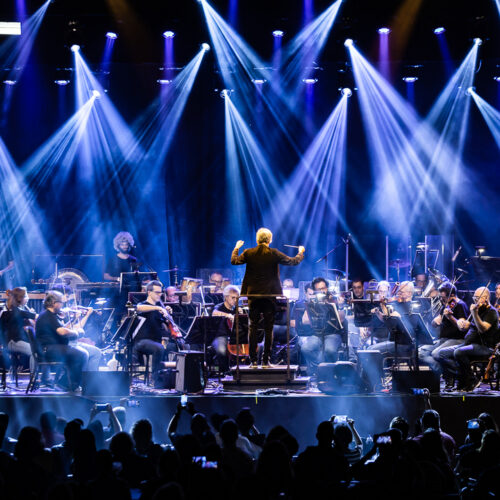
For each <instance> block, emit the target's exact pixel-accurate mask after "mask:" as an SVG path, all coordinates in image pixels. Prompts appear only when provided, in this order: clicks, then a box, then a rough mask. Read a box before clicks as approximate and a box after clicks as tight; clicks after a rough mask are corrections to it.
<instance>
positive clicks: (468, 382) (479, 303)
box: [439, 287, 499, 391]
mask: <svg viewBox="0 0 500 500" xmlns="http://www.w3.org/2000/svg"><path fill="white" fill-rule="evenodd" d="M473 301H474V302H473V304H472V305H471V306H470V311H471V321H468V320H467V319H463V318H461V319H459V320H458V321H457V324H458V327H459V328H460V329H462V330H465V331H467V333H466V335H465V338H464V341H463V343H462V344H460V345H458V346H452V347H448V348H446V349H441V351H440V353H439V362H440V363H441V366H442V368H443V377H445V379H446V378H447V377H448V378H451V377H452V376H454V375H455V376H457V379H458V382H457V390H464V391H472V390H474V389H475V388H476V386H477V383H478V381H477V380H476V378H475V377H474V375H473V373H472V370H471V367H470V362H471V361H472V360H478V359H479V360H480V359H485V360H487V359H488V358H489V357H490V356H491V354H492V353H493V350H494V348H495V346H496V344H497V343H498V341H499V330H498V312H497V310H496V309H495V308H494V307H492V306H491V304H490V291H489V290H488V288H486V287H479V288H478V289H477V290H476V291H475V292H474V297H473Z"/></svg>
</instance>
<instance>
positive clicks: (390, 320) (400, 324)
mask: <svg viewBox="0 0 500 500" xmlns="http://www.w3.org/2000/svg"><path fill="white" fill-rule="evenodd" d="M383 323H384V325H385V327H386V328H387V330H388V331H389V336H388V337H387V338H388V340H389V341H391V340H392V341H393V342H394V364H395V366H398V344H401V345H413V344H414V342H413V338H412V336H411V335H410V332H409V331H408V328H407V326H406V324H405V322H404V321H403V320H402V318H401V317H399V316H388V317H384V320H383ZM402 340H404V341H405V342H402Z"/></svg>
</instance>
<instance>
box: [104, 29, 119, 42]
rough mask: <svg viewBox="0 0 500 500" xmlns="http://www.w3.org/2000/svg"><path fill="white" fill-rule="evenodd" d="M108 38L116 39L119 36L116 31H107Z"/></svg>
mask: <svg viewBox="0 0 500 500" xmlns="http://www.w3.org/2000/svg"><path fill="white" fill-rule="evenodd" d="M106 38H109V39H110V40H116V39H117V38H118V35H117V34H116V33H113V32H112V31H108V32H107V33H106Z"/></svg>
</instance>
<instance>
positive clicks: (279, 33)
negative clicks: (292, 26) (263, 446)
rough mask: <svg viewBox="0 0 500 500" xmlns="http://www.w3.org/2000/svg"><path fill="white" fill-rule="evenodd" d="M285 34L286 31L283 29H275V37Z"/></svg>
mask: <svg viewBox="0 0 500 500" xmlns="http://www.w3.org/2000/svg"><path fill="white" fill-rule="evenodd" d="M284 34H285V32H284V31H281V30H274V31H273V36H274V38H282V37H283V35H284Z"/></svg>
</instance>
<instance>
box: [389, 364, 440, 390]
mask: <svg viewBox="0 0 500 500" xmlns="http://www.w3.org/2000/svg"><path fill="white" fill-rule="evenodd" d="M412 388H418V389H429V392H439V391H440V386H439V375H438V374H437V373H435V372H433V371H432V370H431V369H429V367H428V366H422V367H420V370H419V371H415V370H408V369H399V370H394V371H393V372H392V392H411V389H412Z"/></svg>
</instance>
